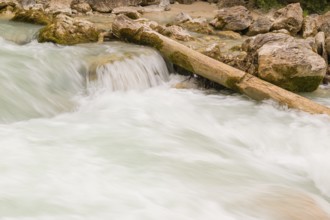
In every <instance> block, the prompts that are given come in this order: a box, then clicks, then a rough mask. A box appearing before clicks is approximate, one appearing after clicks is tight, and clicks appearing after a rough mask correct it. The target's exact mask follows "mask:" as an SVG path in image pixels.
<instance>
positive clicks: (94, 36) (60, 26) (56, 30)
mask: <svg viewBox="0 0 330 220" xmlns="http://www.w3.org/2000/svg"><path fill="white" fill-rule="evenodd" d="M100 32H101V31H100V30H98V29H96V28H95V27H94V26H93V24H92V23H90V22H88V21H84V20H79V19H74V18H71V17H69V16H66V15H63V14H59V15H58V16H57V17H56V18H55V20H54V22H53V23H51V24H49V25H47V26H46V27H44V28H43V29H41V30H40V33H39V36H38V41H39V42H53V43H57V44H64V45H73V44H79V43H88V42H97V41H98V39H99V35H100Z"/></svg>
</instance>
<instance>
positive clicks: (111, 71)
mask: <svg viewBox="0 0 330 220" xmlns="http://www.w3.org/2000/svg"><path fill="white" fill-rule="evenodd" d="M168 78H169V72H168V69H167V66H166V63H165V61H164V60H163V58H162V56H161V55H160V54H158V53H157V52H156V51H154V50H151V49H145V51H144V52H143V53H136V52H135V53H132V52H125V53H121V54H118V53H117V54H116V55H111V54H110V55H108V56H107V57H99V58H98V59H97V60H96V61H95V62H94V63H92V64H91V67H90V71H89V77H88V84H89V88H90V89H99V88H104V89H110V90H111V91H117V90H121V91H126V90H141V89H146V88H150V87H154V86H157V85H161V84H162V83H163V82H165V81H168Z"/></svg>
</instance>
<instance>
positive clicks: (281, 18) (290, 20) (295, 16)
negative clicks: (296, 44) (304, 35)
mask: <svg viewBox="0 0 330 220" xmlns="http://www.w3.org/2000/svg"><path fill="white" fill-rule="evenodd" d="M274 19H275V21H274V23H273V26H272V29H273V30H280V29H286V30H288V31H289V32H290V33H291V34H292V35H295V34H297V33H298V32H299V31H300V30H301V27H302V24H303V20H304V18H303V10H302V8H301V6H300V3H294V4H289V5H287V6H286V7H284V8H281V9H279V10H277V11H276V12H275V14H274Z"/></svg>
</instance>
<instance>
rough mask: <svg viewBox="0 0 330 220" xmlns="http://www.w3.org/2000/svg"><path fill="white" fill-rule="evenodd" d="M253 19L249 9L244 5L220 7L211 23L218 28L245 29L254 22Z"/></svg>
mask: <svg viewBox="0 0 330 220" xmlns="http://www.w3.org/2000/svg"><path fill="white" fill-rule="evenodd" d="M252 21H253V18H252V16H251V13H250V11H249V10H247V9H246V8H245V7H244V6H235V7H230V8H223V9H220V10H219V11H218V14H217V15H216V17H215V19H214V20H213V21H212V22H211V23H210V24H211V25H212V26H214V27H215V28H216V29H224V30H232V31H243V30H245V29H247V28H248V27H249V26H250V25H251V24H252Z"/></svg>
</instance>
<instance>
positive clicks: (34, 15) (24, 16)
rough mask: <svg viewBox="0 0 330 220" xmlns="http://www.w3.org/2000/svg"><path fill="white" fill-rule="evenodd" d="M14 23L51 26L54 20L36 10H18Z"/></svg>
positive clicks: (13, 19)
mask: <svg viewBox="0 0 330 220" xmlns="http://www.w3.org/2000/svg"><path fill="white" fill-rule="evenodd" d="M11 20H12V21H19V22H26V23H31V24H40V25H47V24H50V23H51V21H52V18H51V17H50V16H49V15H46V14H45V13H44V12H42V11H36V10H28V11H25V10H18V11H17V12H16V14H15V16H14V17H13V18H12V19H11Z"/></svg>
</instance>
